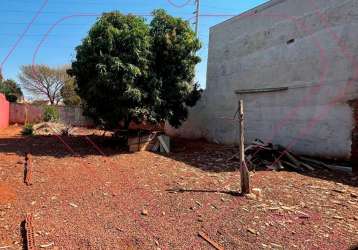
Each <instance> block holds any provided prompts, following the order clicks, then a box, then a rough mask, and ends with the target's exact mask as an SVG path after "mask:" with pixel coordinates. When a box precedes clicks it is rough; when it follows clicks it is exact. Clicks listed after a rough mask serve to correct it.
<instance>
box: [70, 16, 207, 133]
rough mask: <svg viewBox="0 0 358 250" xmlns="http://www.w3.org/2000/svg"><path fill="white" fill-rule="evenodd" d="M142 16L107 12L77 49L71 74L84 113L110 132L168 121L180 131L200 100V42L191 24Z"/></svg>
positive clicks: (178, 19)
mask: <svg viewBox="0 0 358 250" xmlns="http://www.w3.org/2000/svg"><path fill="white" fill-rule="evenodd" d="M153 15H154V17H153V19H152V22H151V23H150V24H147V23H146V22H145V20H144V19H143V18H140V17H136V16H133V15H123V14H120V13H119V12H112V13H106V14H104V15H103V16H102V17H101V18H99V19H98V20H97V22H96V23H95V24H94V26H93V27H92V28H91V30H90V31H89V33H88V36H87V37H86V38H85V39H84V40H83V42H82V44H81V45H80V46H78V47H77V48H76V51H77V54H76V59H75V60H74V62H73V63H72V69H70V70H69V71H68V72H69V73H70V74H71V75H72V76H74V77H75V79H76V83H77V91H78V94H79V96H80V97H81V99H82V101H83V105H84V107H85V110H86V113H87V114H88V115H90V116H91V117H92V118H94V119H95V121H97V122H98V123H101V124H102V125H105V127H107V128H118V127H119V126H120V125H122V126H123V127H124V128H128V125H129V123H130V122H131V121H137V122H139V121H141V120H148V121H151V122H161V121H165V120H168V121H169V122H170V124H171V125H173V126H175V127H178V126H180V124H181V123H182V122H183V121H184V120H185V119H186V118H187V114H188V110H187V107H188V106H193V105H194V104H195V103H196V101H197V100H198V99H199V98H200V90H199V89H198V86H197V85H196V84H193V79H194V71H195V65H196V64H197V63H198V62H199V61H200V59H199V57H197V56H196V55H195V54H196V52H197V50H199V49H200V42H199V41H198V39H197V38H196V36H195V33H194V32H193V31H192V29H191V28H190V25H189V23H188V22H186V21H184V20H182V19H180V18H174V17H171V16H169V15H168V14H166V13H165V11H163V10H158V11H154V12H153Z"/></svg>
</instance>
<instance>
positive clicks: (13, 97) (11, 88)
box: [0, 79, 23, 102]
mask: <svg viewBox="0 0 358 250" xmlns="http://www.w3.org/2000/svg"><path fill="white" fill-rule="evenodd" d="M0 92H1V93H3V94H5V96H6V99H7V100H8V101H9V102H16V101H17V100H18V98H21V97H22V96H23V94H22V91H21V88H20V87H19V85H18V84H17V83H16V82H15V81H14V80H11V79H8V80H5V81H2V82H0Z"/></svg>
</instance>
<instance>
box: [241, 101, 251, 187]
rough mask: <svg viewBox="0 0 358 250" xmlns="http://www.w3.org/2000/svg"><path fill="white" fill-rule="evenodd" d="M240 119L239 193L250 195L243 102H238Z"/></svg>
mask: <svg viewBox="0 0 358 250" xmlns="http://www.w3.org/2000/svg"><path fill="white" fill-rule="evenodd" d="M239 117H240V177H241V193H242V194H249V193H250V173H249V170H248V168H247V165H246V162H245V144H244V139H245V138H244V102H243V100H240V102H239Z"/></svg>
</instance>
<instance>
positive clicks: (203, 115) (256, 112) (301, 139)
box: [167, 0, 358, 158]
mask: <svg viewBox="0 0 358 250" xmlns="http://www.w3.org/2000/svg"><path fill="white" fill-rule="evenodd" d="M317 8H319V12H320V13H321V15H323V18H324V19H323V20H326V21H323V20H322V19H321V18H320V16H319V15H317V13H316V10H317ZM255 12H257V13H255ZM335 38H338V39H341V40H342V41H344V42H345V45H344V46H345V47H346V49H345V50H343V52H344V53H342V49H341V47H340V46H339V45H338V43H337V39H335ZM290 39H295V42H294V43H292V44H289V45H288V44H287V43H286V42H287V41H288V40H290ZM347 54H349V55H353V56H357V55H358V1H357V0H299V1H297V0H274V1H271V2H268V3H267V4H265V5H263V6H260V7H258V8H256V9H254V10H251V11H249V12H247V13H244V14H243V15H241V16H238V17H235V18H232V19H230V20H228V21H226V22H223V23H221V24H219V25H216V26H214V27H212V28H211V30H210V45H209V60H208V73H207V79H208V80H207V89H206V90H205V93H204V96H203V98H202V100H201V101H200V102H199V104H198V105H197V106H196V107H195V108H193V109H192V110H191V112H190V116H189V119H188V121H187V122H186V123H185V124H184V125H183V126H182V127H181V128H180V129H179V130H174V129H172V128H170V127H169V126H167V132H168V133H169V134H171V135H179V136H182V137H188V138H193V137H205V138H207V139H209V140H211V141H215V142H219V143H227V144H231V143H234V142H236V141H237V139H238V137H237V123H236V122H233V121H230V120H229V119H225V117H228V118H230V117H233V115H234V113H235V111H236V109H237V102H238V100H239V99H243V100H244V102H245V112H246V131H245V135H246V138H247V141H252V140H254V139H255V138H260V139H263V140H270V141H272V142H273V143H278V144H282V145H284V146H290V147H292V150H293V151H295V152H297V153H302V154H307V155H316V156H323V157H327V156H328V157H337V158H349V157H350V152H351V143H352V142H351V134H352V129H353V127H354V121H353V115H352V110H351V107H350V106H349V104H348V101H349V100H353V99H357V97H358V84H357V76H356V75H354V73H353V68H354V67H353V65H352V60H350V59H352V58H348V56H347ZM349 80H352V82H351V84H350V85H349V88H348V89H346V91H344V90H345V87H346V86H347V82H348V81H349ZM276 87H288V88H289V90H287V91H280V92H271V93H254V94H242V95H237V94H235V90H247V89H254V88H255V89H256V88H276ZM342 92H343V93H342ZM337 96H340V98H338V99H337V98H336V97H337Z"/></svg>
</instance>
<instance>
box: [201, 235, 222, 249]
mask: <svg viewBox="0 0 358 250" xmlns="http://www.w3.org/2000/svg"><path fill="white" fill-rule="evenodd" d="M198 235H199V236H200V237H201V238H203V239H204V240H205V241H207V242H208V243H210V245H212V246H213V247H214V248H215V249H217V250H224V248H223V247H222V246H220V245H219V244H218V243H216V242H215V241H213V240H212V239H210V238H209V236H207V235H206V234H205V233H204V232H201V231H200V232H199V233H198Z"/></svg>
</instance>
